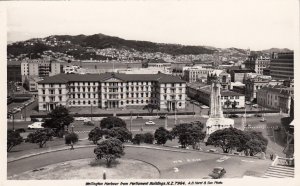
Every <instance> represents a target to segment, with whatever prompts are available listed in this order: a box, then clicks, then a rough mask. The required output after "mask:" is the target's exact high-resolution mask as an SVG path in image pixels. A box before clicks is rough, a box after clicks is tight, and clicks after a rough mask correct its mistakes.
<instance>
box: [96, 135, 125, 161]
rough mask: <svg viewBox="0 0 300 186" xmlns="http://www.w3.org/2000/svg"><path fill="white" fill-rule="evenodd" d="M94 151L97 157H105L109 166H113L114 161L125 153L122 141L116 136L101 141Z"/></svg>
mask: <svg viewBox="0 0 300 186" xmlns="http://www.w3.org/2000/svg"><path fill="white" fill-rule="evenodd" d="M94 153H95V154H96V158H97V159H102V158H104V159H105V160H106V166H107V167H110V166H111V163H112V161H115V160H116V159H117V158H121V156H123V155H124V154H125V153H124V147H123V145H122V142H121V141H120V140H118V139H116V138H109V139H107V140H104V141H101V142H100V143H99V144H98V145H97V147H96V148H95V149H94Z"/></svg>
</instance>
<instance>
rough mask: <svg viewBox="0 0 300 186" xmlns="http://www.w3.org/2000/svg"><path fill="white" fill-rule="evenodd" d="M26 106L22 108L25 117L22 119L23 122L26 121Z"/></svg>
mask: <svg viewBox="0 0 300 186" xmlns="http://www.w3.org/2000/svg"><path fill="white" fill-rule="evenodd" d="M26 107H27V106H26V105H25V107H24V115H25V117H24V120H25V121H26Z"/></svg>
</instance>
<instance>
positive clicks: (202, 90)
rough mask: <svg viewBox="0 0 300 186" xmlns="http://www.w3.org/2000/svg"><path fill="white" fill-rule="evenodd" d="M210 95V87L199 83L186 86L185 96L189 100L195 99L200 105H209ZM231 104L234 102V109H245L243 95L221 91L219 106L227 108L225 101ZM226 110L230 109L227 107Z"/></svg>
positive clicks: (230, 106)
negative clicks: (189, 98)
mask: <svg viewBox="0 0 300 186" xmlns="http://www.w3.org/2000/svg"><path fill="white" fill-rule="evenodd" d="M210 95H211V85H205V84H200V83H190V84H188V85H187V96H189V97H191V98H197V100H199V101H200V102H201V103H202V104H205V105H209V103H210ZM228 100H229V101H230V102H231V103H233V102H236V108H244V107H245V95H243V94H240V93H238V92H234V91H230V90H224V89H222V90H221V105H222V107H223V108H227V105H226V104H225V102H226V101H228ZM228 108H232V105H229V106H228Z"/></svg>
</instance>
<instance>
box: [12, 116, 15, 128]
mask: <svg viewBox="0 0 300 186" xmlns="http://www.w3.org/2000/svg"><path fill="white" fill-rule="evenodd" d="M12 116H13V131H15V114H13V115H12Z"/></svg>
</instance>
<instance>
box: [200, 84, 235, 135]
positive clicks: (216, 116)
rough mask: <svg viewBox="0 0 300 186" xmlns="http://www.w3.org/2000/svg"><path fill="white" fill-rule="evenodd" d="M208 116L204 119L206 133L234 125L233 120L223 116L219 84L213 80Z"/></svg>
mask: <svg viewBox="0 0 300 186" xmlns="http://www.w3.org/2000/svg"><path fill="white" fill-rule="evenodd" d="M209 109H210V110H209V113H210V114H209V118H208V120H207V121H206V127H205V128H206V135H207V136H208V135H210V134H211V133H213V132H214V131H216V130H220V129H224V128H229V127H234V120H233V119H230V118H225V117H224V116H223V111H222V104H221V84H220V82H219V80H218V79H217V80H214V81H213V82H212V85H211V95H210V108H209Z"/></svg>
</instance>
